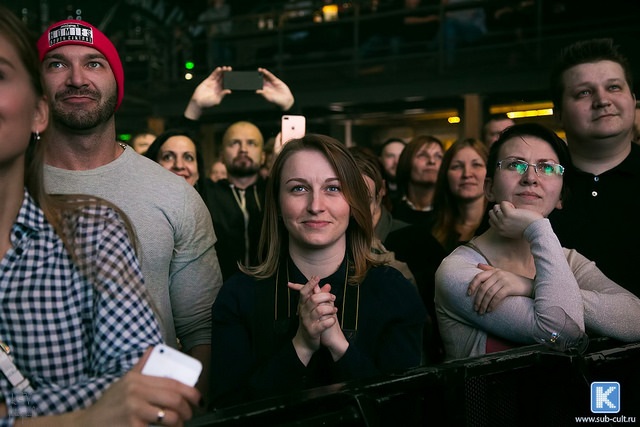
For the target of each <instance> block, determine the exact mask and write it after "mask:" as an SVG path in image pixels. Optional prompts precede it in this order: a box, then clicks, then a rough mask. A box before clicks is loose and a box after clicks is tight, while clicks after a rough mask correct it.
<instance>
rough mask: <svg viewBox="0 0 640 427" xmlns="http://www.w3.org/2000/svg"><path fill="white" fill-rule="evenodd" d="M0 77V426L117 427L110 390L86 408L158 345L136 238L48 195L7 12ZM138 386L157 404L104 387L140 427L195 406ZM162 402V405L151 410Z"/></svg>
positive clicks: (127, 227)
mask: <svg viewBox="0 0 640 427" xmlns="http://www.w3.org/2000/svg"><path fill="white" fill-rule="evenodd" d="M0 74H1V75H2V79H0V116H1V117H2V118H3V123H2V126H1V127H0V133H1V137H0V141H1V142H0V159H1V160H0V171H1V173H0V177H1V178H0V194H1V198H2V203H3V205H2V221H1V222H0V230H1V234H0V235H1V236H2V238H1V239H0V257H1V258H2V264H3V272H2V275H0V292H2V304H0V331H2V332H1V334H0V335H1V339H2V346H3V350H5V351H7V353H8V352H9V351H10V354H11V356H10V357H9V356H7V355H4V356H3V357H4V359H5V360H4V361H3V362H2V371H3V374H7V375H9V376H5V375H0V396H1V397H2V401H1V402H0V424H2V425H24V426H31V425H65V426H67V425H71V426H82V425H99V426H108V425H115V424H116V423H118V424H119V425H122V423H121V422H119V421H121V419H118V415H119V414H121V413H122V412H125V410H124V409H123V408H122V407H113V408H109V409H108V411H102V410H101V408H104V406H105V405H103V404H102V403H103V402H104V401H105V399H104V396H107V394H108V395H111V396H113V392H110V391H107V394H105V395H104V396H103V398H102V399H101V400H100V401H99V402H100V403H97V404H95V405H93V406H91V407H89V408H87V407H88V406H90V405H92V404H93V403H94V402H95V401H96V399H98V397H99V396H101V395H102V394H103V392H104V391H105V390H106V389H108V388H109V386H110V384H111V383H112V382H114V381H115V380H117V379H118V378H119V377H121V376H122V375H125V373H126V372H127V370H129V369H131V367H132V366H133V365H134V364H135V363H136V361H138V360H139V359H140V357H141V356H142V355H143V353H144V351H145V349H147V348H148V347H149V346H153V345H156V344H158V343H160V342H161V340H162V338H161V334H160V328H159V325H158V323H157V321H156V318H155V315H154V313H153V310H152V308H151V305H150V303H149V301H148V299H147V298H148V296H147V294H146V290H145V288H144V282H143V278H142V273H141V271H140V265H139V264H138V260H137V258H136V253H135V248H134V244H133V243H132V240H133V241H135V235H134V233H133V231H132V228H131V224H130V223H129V222H128V219H127V218H126V216H125V215H124V214H122V212H121V211H120V210H119V209H118V208H116V207H115V206H113V205H112V204H111V203H109V202H106V201H105V200H102V199H99V198H97V197H92V196H85V195H68V196H53V195H48V194H46V193H45V192H44V186H43V182H42V168H43V163H42V159H43V149H44V147H43V141H41V140H40V134H41V133H42V132H43V131H44V130H45V128H46V127H47V123H48V120H49V114H48V113H49V109H48V105H47V102H46V100H45V98H44V88H43V85H42V76H41V74H40V62H39V60H38V54H37V51H36V49H35V41H34V40H33V39H32V37H31V33H30V32H29V30H28V29H27V28H26V26H25V25H24V24H23V23H22V22H21V21H20V20H19V19H18V18H17V17H16V16H15V15H13V13H11V12H10V11H9V10H7V9H6V8H5V7H4V6H0ZM130 239H131V240H130ZM139 367H140V365H137V366H136V368H135V369H139ZM12 368H13V369H15V370H14V371H13V372H12ZM132 375H133V374H127V380H126V381H127V382H129V383H131V380H130V378H131V376H132ZM136 381H148V383H147V384H148V386H150V387H152V388H153V389H154V390H156V393H155V395H156V397H154V398H152V399H147V398H146V397H145V396H143V395H144V393H140V394H139V395H136V396H134V394H133V393H131V390H130V389H128V390H122V389H121V387H120V386H119V385H118V386H115V385H114V386H113V387H112V389H113V390H120V392H121V395H123V396H124V395H126V396H127V397H129V398H132V399H133V398H135V399H137V400H138V401H139V402H142V401H145V402H146V403H147V404H148V406H149V410H150V412H149V414H150V415H149V418H146V419H144V418H143V417H139V419H141V420H142V421H144V422H147V423H149V422H153V421H157V419H158V414H159V411H160V410H162V408H166V412H163V414H167V413H170V416H171V417H174V415H175V419H179V418H180V414H178V413H177V412H176V413H174V409H176V407H175V406H174V404H173V403H176V404H178V403H180V404H182V403H185V404H186V411H187V412H188V413H184V414H183V418H182V420H186V419H188V418H189V417H190V409H189V405H188V402H187V400H184V399H183V398H184V397H185V396H190V397H192V398H195V399H194V400H192V403H194V404H197V402H198V400H197V399H198V398H199V394H198V392H197V391H196V390H195V389H192V388H191V387H186V386H182V387H179V386H177V384H178V382H177V381H173V380H166V379H160V378H154V377H147V376H142V375H138V378H137V380H136ZM120 383H121V382H120ZM167 384H169V385H170V386H171V387H174V389H173V390H171V389H169V390H166V389H165V387H166V385H167ZM187 389H189V390H187ZM185 390H187V391H186V392H185ZM191 391H192V392H191ZM183 392H184V394H183ZM167 396H169V400H167V405H166V406H156V407H154V406H153V404H154V400H155V399H163V398H166V397H167ZM161 401H162V400H160V401H158V400H155V404H158V403H160V402H161ZM122 406H126V405H122ZM56 414H57V415H56ZM116 414H118V415H116ZM138 415H140V414H138Z"/></svg>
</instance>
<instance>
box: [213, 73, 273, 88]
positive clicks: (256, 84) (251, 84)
mask: <svg viewBox="0 0 640 427" xmlns="http://www.w3.org/2000/svg"><path fill="white" fill-rule="evenodd" d="M262 84H263V77H262V74H261V73H260V72H258V71H226V72H225V73H224V74H223V75H222V87H223V88H224V89H230V90H258V89H262Z"/></svg>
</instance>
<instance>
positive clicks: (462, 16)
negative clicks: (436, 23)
mask: <svg viewBox="0 0 640 427" xmlns="http://www.w3.org/2000/svg"><path fill="white" fill-rule="evenodd" d="M441 2H442V5H444V6H453V5H455V4H457V3H468V0H441ZM486 19H487V18H486V14H485V10H484V7H468V6H465V7H458V8H455V9H449V10H447V11H446V12H445V18H444V21H443V22H442V23H441V24H440V28H441V31H442V34H441V37H442V38H443V40H442V43H443V46H444V50H445V56H446V61H447V65H448V66H452V65H454V62H455V59H456V56H457V51H458V49H459V48H460V46H464V45H469V44H472V43H475V42H477V41H478V40H480V39H481V38H482V37H483V36H484V35H485V34H486V33H487V22H486Z"/></svg>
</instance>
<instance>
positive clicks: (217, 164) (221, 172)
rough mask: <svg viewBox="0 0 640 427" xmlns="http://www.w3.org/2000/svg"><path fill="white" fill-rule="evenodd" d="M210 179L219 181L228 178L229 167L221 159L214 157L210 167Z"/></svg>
mask: <svg viewBox="0 0 640 427" xmlns="http://www.w3.org/2000/svg"><path fill="white" fill-rule="evenodd" d="M209 179H210V180H211V181H213V182H218V181H220V180H221V179H227V167H226V166H225V165H224V162H223V161H222V160H220V159H214V161H213V163H211V167H210V168H209Z"/></svg>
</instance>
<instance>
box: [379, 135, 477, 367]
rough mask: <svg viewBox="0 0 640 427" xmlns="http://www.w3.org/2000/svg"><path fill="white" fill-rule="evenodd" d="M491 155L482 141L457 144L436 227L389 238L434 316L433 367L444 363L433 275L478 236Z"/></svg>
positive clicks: (442, 178) (440, 184)
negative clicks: (449, 255)
mask: <svg viewBox="0 0 640 427" xmlns="http://www.w3.org/2000/svg"><path fill="white" fill-rule="evenodd" d="M487 155H488V153H487V147H486V146H485V145H484V143H482V142H480V141H478V140H475V139H471V138H467V139H462V140H459V141H457V142H455V143H453V145H451V147H449V149H447V151H446V152H445V154H444V158H443V160H442V166H441V167H440V170H439V172H438V180H437V182H436V190H435V194H434V199H433V207H434V212H435V219H434V224H433V227H429V226H423V225H411V226H409V227H407V228H406V229H401V230H399V231H397V232H394V233H391V234H390V235H389V237H388V238H387V245H388V248H390V250H393V251H394V252H395V253H396V257H397V258H398V259H399V260H401V261H404V262H406V263H407V264H408V266H409V268H410V269H411V271H412V272H413V273H414V275H415V276H416V280H417V283H418V289H419V290H420V295H421V296H422V300H423V302H424V304H425V306H426V307H427V311H428V312H429V315H430V316H431V319H432V324H433V329H432V339H431V340H430V341H431V345H430V346H429V348H426V349H425V350H427V351H430V359H431V360H432V361H436V362H439V361H442V359H443V357H444V349H443V348H442V343H441V341H440V333H439V328H438V325H437V319H436V312H435V304H434V301H433V299H434V291H435V272H436V270H437V269H438V267H439V266H440V263H441V262H442V260H443V259H444V257H445V256H447V255H448V254H449V253H450V252H451V251H452V250H453V249H455V248H456V247H457V246H458V245H460V244H461V243H464V242H466V241H468V240H470V239H471V238H472V237H473V236H474V234H475V231H476V229H477V228H478V226H479V225H480V223H481V222H482V219H483V216H484V213H485V208H486V199H485V197H484V191H483V186H484V179H485V175H486V172H487V166H486V165H487ZM391 248H392V249H391ZM435 343H437V344H438V345H435Z"/></svg>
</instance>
